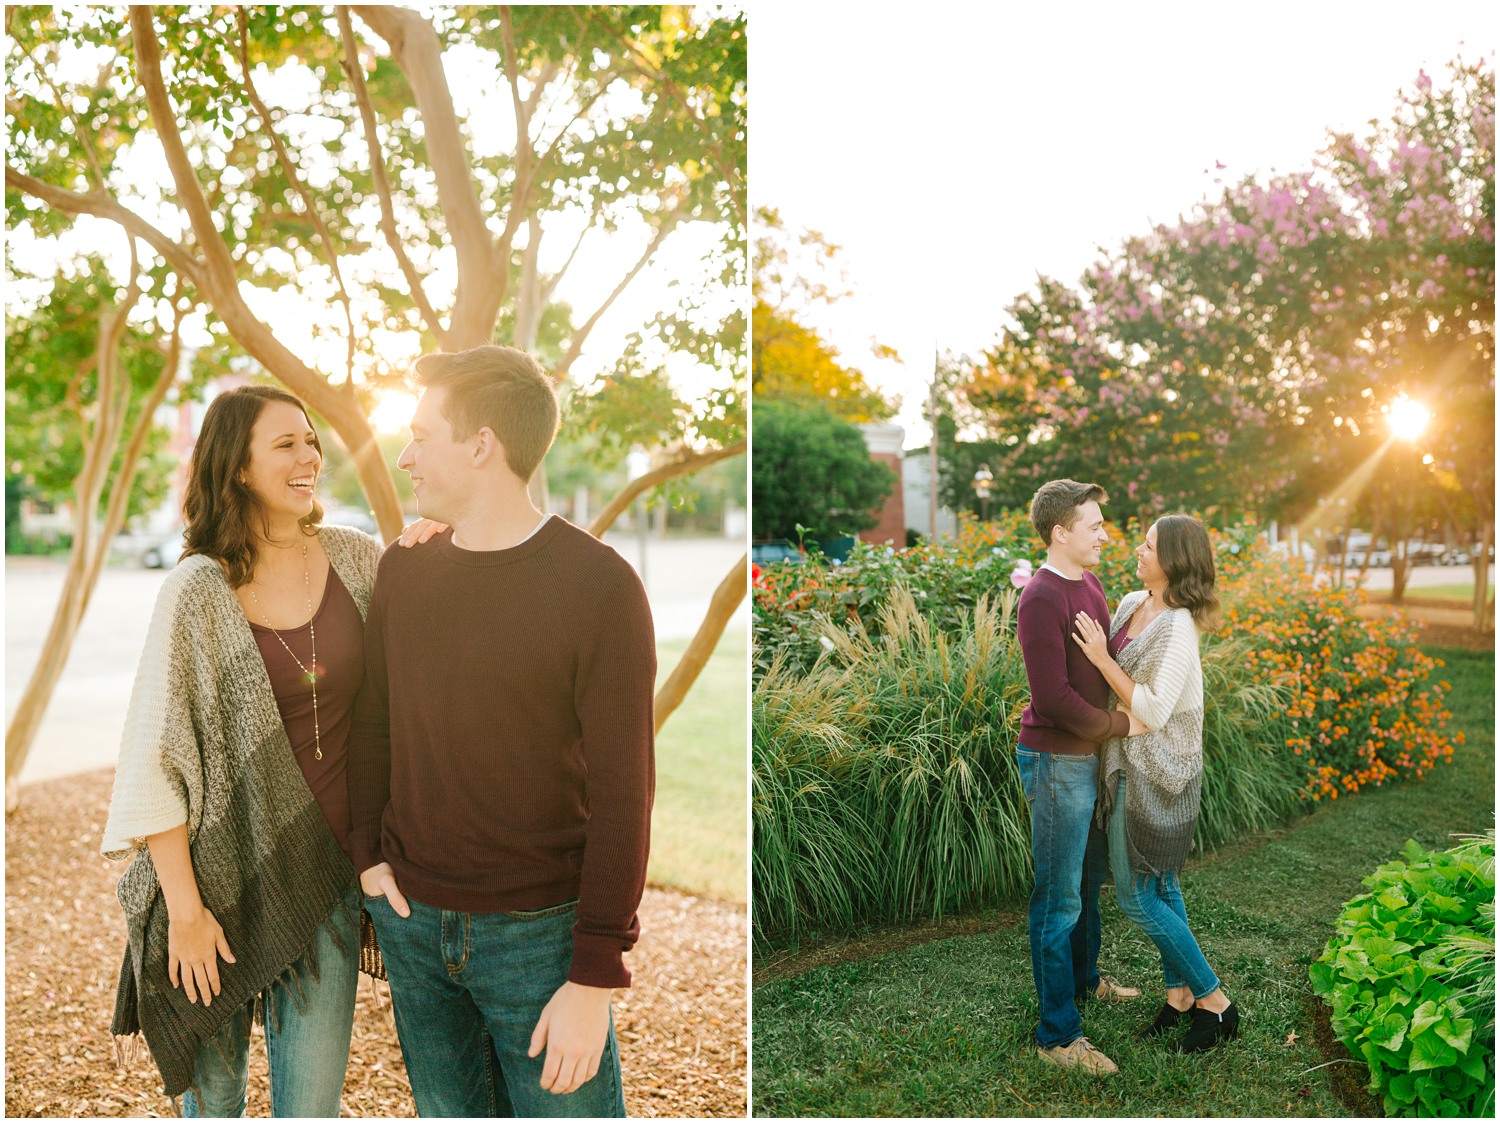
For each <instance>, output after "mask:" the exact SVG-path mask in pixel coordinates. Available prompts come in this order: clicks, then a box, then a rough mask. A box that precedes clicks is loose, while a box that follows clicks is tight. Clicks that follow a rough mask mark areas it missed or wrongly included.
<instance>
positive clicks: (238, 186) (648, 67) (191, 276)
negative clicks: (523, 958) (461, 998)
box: [5, 5, 748, 775]
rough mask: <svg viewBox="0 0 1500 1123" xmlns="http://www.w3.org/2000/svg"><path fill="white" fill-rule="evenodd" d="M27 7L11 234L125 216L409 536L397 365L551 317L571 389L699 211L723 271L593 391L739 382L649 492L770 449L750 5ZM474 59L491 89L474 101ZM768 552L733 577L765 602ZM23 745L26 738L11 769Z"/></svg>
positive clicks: (694, 287) (9, 106)
mask: <svg viewBox="0 0 1500 1123" xmlns="http://www.w3.org/2000/svg"><path fill="white" fill-rule="evenodd" d="M5 30H6V43H5V51H6V71H7V77H8V85H7V97H6V106H5V108H6V123H7V141H6V174H5V182H6V211H7V219H8V224H9V226H10V227H11V228H12V230H13V231H18V232H22V233H23V234H24V236H25V237H26V238H27V239H28V240H30V241H35V242H39V243H47V242H49V241H57V242H58V243H59V244H61V243H62V242H64V241H66V239H67V238H68V237H74V238H93V237H94V236H95V233H94V232H95V231H100V230H103V229H106V228H107V227H105V226H103V225H100V224H101V223H104V224H113V225H115V226H117V227H119V228H121V229H123V231H124V232H125V233H126V234H128V235H129V236H130V238H131V239H132V245H133V246H136V247H137V248H138V252H139V253H140V254H141V256H142V268H143V269H144V270H146V271H148V272H151V273H153V275H154V274H155V273H158V272H162V273H164V274H166V275H170V277H171V278H172V280H171V282H170V283H171V284H172V285H173V286H175V291H178V292H180V293H181V299H182V300H183V301H184V302H190V303H193V304H196V305H201V306H202V308H203V309H204V313H205V320H206V329H207V331H208V332H209V333H210V335H211V337H212V339H213V341H214V343H213V346H215V347H218V348H220V349H222V350H223V351H225V352H227V353H241V354H243V355H244V356H248V358H249V359H250V360H252V361H253V364H254V366H255V367H257V368H258V369H260V370H262V371H264V372H265V373H266V374H268V375H269V376H271V377H272V378H274V379H276V380H278V381H280V382H281V383H283V384H284V385H286V386H287V387H288V388H289V389H290V390H292V391H293V392H294V393H296V394H297V395H298V396H299V397H301V398H302V399H303V400H304V401H306V402H307V404H308V406H309V408H311V409H312V410H313V411H314V412H315V413H317V414H318V415H319V416H320V417H321V418H322V419H323V420H324V422H325V423H326V424H327V425H328V427H329V428H330V429H331V430H332V431H333V433H334V434H335V435H336V436H337V438H338V440H339V441H340V442H341V443H342V444H343V445H344V447H345V448H346V449H347V450H348V452H349V455H350V457H351V458H352V460H353V462H354V466H355V470H356V472H357V474H358V478H359V481H360V485H361V487H362V488H363V490H364V493H365V496H366V498H367V500H368V501H369V504H370V507H371V509H372V510H373V512H374V514H375V516H376V519H377V521H378V523H379V526H380V529H381V532H382V534H383V535H384V536H385V537H386V538H387V539H388V540H389V539H390V538H392V537H394V535H395V534H396V533H397V532H398V531H399V529H400V526H401V522H402V518H401V510H400V505H399V503H398V500H397V493H396V489H395V484H394V480H393V478H392V474H391V469H390V467H389V466H388V465H387V464H386V463H385V462H384V459H383V458H382V457H381V455H380V452H379V449H378V446H377V443H376V441H375V436H374V432H373V430H372V428H371V425H370V422H369V418H368V413H369V409H370V407H371V405H372V404H373V401H374V398H375V396H376V395H377V394H378V392H379V390H380V389H381V388H382V387H383V385H385V384H387V383H388V382H390V381H392V380H395V379H398V378H401V377H402V376H404V374H405V371H406V369H407V366H408V364H409V361H410V359H411V358H412V357H413V356H414V355H415V354H417V353H419V352H420V351H423V350H432V349H442V350H446V351H457V350H463V349H466V348H469V347H473V346H476V345H478V344H482V343H489V342H498V343H507V344H512V345H515V346H520V347H523V348H533V347H536V346H537V345H538V343H539V342H540V341H541V339H542V338H543V337H546V336H548V335H549V334H550V335H553V336H555V341H556V348H555V354H552V355H548V356H546V357H547V358H548V359H549V360H550V363H549V365H550V369H551V370H552V372H553V373H554V375H555V376H556V377H557V379H558V380H559V382H560V383H564V384H566V383H568V382H569V380H570V378H571V375H572V372H573V370H574V367H575V365H576V364H577V363H578V361H579V359H580V358H581V357H582V356H583V355H584V352H585V348H586V347H587V345H588V342H589V340H590V338H591V336H592V335H593V333H594V332H595V329H596V328H597V326H598V325H599V324H600V322H601V321H602V320H603V319H604V318H605V317H606V315H607V314H608V313H609V312H610V310H611V309H612V308H614V307H615V305H616V303H617V301H618V300H619V298H620V297H621V296H622V295H623V294H624V293H625V292H626V291H627V290H628V289H629V288H630V287H631V285H632V284H633V283H635V282H636V281H637V279H638V278H639V277H640V276H641V275H642V273H644V272H646V271H647V270H648V269H649V268H650V267H651V264H652V262H653V260H654V259H656V258H657V256H658V255H659V253H660V251H661V249H662V246H663V245H664V244H665V243H667V242H668V241H669V239H672V238H674V237H681V232H682V231H685V230H688V229H690V228H696V229H698V230H699V231H700V235H699V236H698V242H699V243H701V244H704V245H707V247H708V248H707V249H706V250H704V251H703V254H702V264H701V266H700V267H699V268H698V269H696V270H689V271H686V272H685V273H684V275H682V276H679V277H678V278H677V279H676V281H674V286H673V288H672V290H670V291H671V296H670V297H669V298H668V299H665V300H664V301H663V302H662V306H661V307H659V308H658V309H656V310H655V312H654V313H653V314H651V315H650V318H649V320H648V321H647V322H645V323H642V324H641V325H639V327H638V328H637V329H636V331H635V332H634V333H633V334H632V336H631V339H630V343H629V345H628V346H627V347H626V348H625V349H624V352H623V353H622V354H621V355H620V356H619V357H618V359H617V361H616V362H615V363H614V364H613V366H612V379H607V380H605V381H604V383H603V384H602V385H599V384H595V385H591V386H586V387H581V388H579V389H580V391H581V393H580V394H579V395H578V396H579V397H581V398H582V397H587V398H590V399H593V401H592V404H591V406H590V410H591V414H592V418H593V421H594V423H596V424H599V425H604V426H607V425H608V424H609V423H610V418H611V415H612V413H613V412H614V411H615V410H616V407H617V406H618V407H620V408H621V409H624V410H625V412H627V413H628V406H629V403H630V401H631V400H632V393H631V388H630V387H628V386H624V384H625V383H628V382H630V381H631V380H632V379H635V378H648V377H650V376H653V375H659V374H660V372H661V371H662V370H664V369H667V368H668V367H669V366H671V365H673V364H682V363H687V364H689V365H693V364H696V365H697V366H698V367H701V368H706V369H707V370H708V371H709V372H710V374H711V377H712V379H714V380H716V381H715V382H714V385H713V388H712V389H710V390H708V391H705V392H704V393H703V394H701V395H699V396H698V397H697V398H696V399H695V400H692V401H683V402H677V403H676V404H675V408H673V410H672V411H671V412H670V415H669V418H668V419H667V420H668V421H670V422H671V423H672V424H670V425H662V426H658V428H657V430H656V438H657V443H656V446H655V447H656V449H657V452H656V460H657V467H656V468H655V469H654V471H653V472H652V473H650V474H649V475H648V476H647V477H644V478H643V480H637V481H635V482H634V483H633V484H632V491H634V492H639V491H640V490H642V489H649V488H651V487H654V486H657V485H659V484H661V483H663V482H664V481H668V480H675V479H680V478H681V477H684V476H688V475H690V474H691V473H692V472H694V471H696V470H697V469H698V468H700V467H703V466H705V465H706V464H709V463H714V462H717V461H718V460H720V459H723V458H725V457H728V456H733V455H735V454H736V453H737V452H738V453H742V452H743V451H744V448H745V438H744V431H745V426H744V405H743V398H744V386H745V384H746V382H747V379H748V360H747V354H746V347H745V335H746V332H747V328H748V324H747V322H746V320H747V317H746V315H745V312H744V309H743V307H742V305H743V303H744V302H743V301H740V300H738V299H736V298H734V296H733V295H732V294H733V293H735V292H737V291H738V290H739V289H740V288H745V289H748V281H747V278H746V261H745V256H746V255H745V218H746V212H745V202H744V199H745V176H744V163H745V161H744V154H745V139H746V133H745V114H746V100H745V89H746V87H745V60H746V52H745V24H744V19H743V17H735V16H727V17H726V16H720V15H718V14H714V13H708V14H700V13H698V12H697V11H695V10H693V9H683V8H675V7H541V8H537V7H530V8H516V9H512V8H509V7H498V8H484V7H473V8H469V7H463V8H454V7H446V8H438V9H431V10H427V9H424V11H423V12H420V13H419V12H417V11H414V10H411V9H408V8H402V7H385V6H367V7H358V6H357V7H342V6H341V7H300V6H299V7H285V8H277V7H238V8H232V7H204V8H151V7H145V6H137V7H131V8H125V7H112V6H109V7H96V6H84V5H77V6H62V7H56V8H54V7H41V6H36V7H26V6H16V7H11V8H8V9H7V10H6V26H5ZM456 75H463V76H464V78H465V79H466V80H467V81H468V84H469V85H470V86H473V85H474V82H473V78H474V76H476V75H477V76H479V78H480V79H481V81H480V82H479V83H478V85H479V86H480V87H482V89H483V90H484V91H487V93H483V94H477V95H472V96H470V98H469V103H467V104H466V103H465V102H464V100H463V98H459V99H458V100H456V99H455V88H457V87H456V86H455V83H454V80H453V77H454V76H456ZM85 222H87V223H89V225H88V226H87V227H85V225H84V223H85ZM75 226H76V229H73V228H74V227H75ZM704 231H706V232H707V235H708V236H707V237H704V236H702V233H701V232H704ZM559 240H561V241H560V244H561V245H562V246H563V250H562V251H560V252H558V253H555V254H549V253H546V252H544V247H545V246H546V245H548V244H550V243H552V242H559ZM601 242H609V243H610V244H612V245H615V246H618V245H627V246H629V247H632V248H631V249H630V250H629V252H628V253H626V254H625V255H624V257H625V259H626V260H624V263H623V264H621V265H619V266H618V269H619V272H618V275H617V276H615V277H614V278H613V281H614V283H613V286H612V287H611V288H610V289H609V291H608V292H606V293H604V295H603V296H602V297H600V298H599V299H598V301H597V303H596V304H595V305H594V306H593V307H590V308H586V309H572V308H567V307H566V306H560V305H559V304H558V302H557V300H556V293H557V289H558V285H559V283H560V282H561V281H562V280H563V278H564V277H565V276H566V275H567V274H568V272H569V270H570V269H573V268H574V267H575V265H576V264H577V263H578V262H579V261H584V260H588V259H589V252H590V250H591V249H593V248H594V247H595V246H597V245H598V243H601ZM726 293H729V294H731V295H730V296H728V297H726ZM288 296H290V297H291V298H293V299H294V300H295V302H296V304H297V307H298V309H299V311H301V312H302V313H303V315H304V317H305V318H306V319H307V320H308V321H309V326H307V327H306V328H305V329H302V330H300V333H299V330H298V329H295V328H294V327H293V326H292V325H289V324H288V323H287V322H286V320H287V317H285V316H284V315H282V314H279V313H278V310H280V309H284V308H286V307H287V297H288ZM549 323H550V325H551V328H552V329H553V330H551V331H549V330H548V325H549ZM330 354H332V355H335V356H336V357H335V358H331V359H330V358H328V357H327V356H329V355H330ZM599 358H600V357H599V356H594V355H591V363H592V365H594V366H595V367H599V366H603V367H605V368H611V364H610V363H608V362H607V361H604V362H600V361H599ZM621 498H622V499H623V500H624V501H623V502H618V501H617V502H616V503H615V504H611V506H610V508H609V509H608V510H607V512H606V513H607V514H610V515H611V520H612V517H613V515H614V514H617V513H618V512H619V511H620V510H623V509H624V507H625V506H626V505H627V504H628V502H629V500H628V498H625V497H621ZM609 521H610V520H606V519H605V518H603V517H602V516H601V518H600V519H598V520H596V521H595V522H594V524H593V525H592V526H591V527H590V529H591V530H592V531H593V532H594V533H596V534H602V533H603V532H604V530H605V529H607V527H608V525H609ZM746 569H747V566H746V563H745V560H744V559H742V560H741V561H740V562H739V563H737V564H736V567H735V568H734V569H733V570H732V571H731V572H730V574H729V575H728V576H726V578H725V580H724V583H723V585H722V586H721V591H722V590H723V589H725V588H727V589H733V588H738V589H739V590H740V596H741V597H742V596H743V589H744V587H745V584H746V579H745V576H746ZM728 599H729V598H728V595H727V594H726V596H722V597H721V596H716V597H715V599H714V602H713V608H712V609H711V610H710V612H709V614H708V616H707V618H706V619H705V620H704V622H703V625H702V628H701V629H700V633H699V636H698V638H697V639H695V641H694V645H693V646H691V647H690V649H689V653H688V655H687V656H685V658H684V662H683V664H682V665H681V666H680V667H679V668H678V670H679V671H680V672H682V676H683V677H679V676H678V675H676V674H674V676H673V678H672V680H669V682H668V684H667V686H666V687H664V688H663V693H662V696H661V697H659V699H658V710H657V713H658V722H660V721H661V720H664V718H665V716H666V715H667V714H669V713H670V712H671V710H672V708H673V707H674V706H675V704H676V702H677V701H679V700H680V698H681V695H682V693H684V692H685V689H686V685H687V684H690V683H691V681H692V679H693V678H694V677H696V674H697V671H698V670H700V669H701V666H702V663H703V661H704V660H706V657H707V651H711V650H712V646H713V643H715V642H716V641H717V639H718V637H719V635H721V634H722V630H723V627H724V624H725V623H726V622H727V620H728V616H729V615H730V614H731V613H732V612H733V609H734V604H733V603H728ZM700 640H701V641H703V642H701V643H700V642H699V641H700ZM705 645H706V650H705ZM684 678H685V682H684ZM674 681H675V685H674ZM22 757H24V748H22V749H21V750H20V751H19V752H18V753H17V752H12V751H11V750H10V748H9V746H8V751H7V774H8V775H13V774H14V771H15V769H17V768H19V759H20V758H22Z"/></svg>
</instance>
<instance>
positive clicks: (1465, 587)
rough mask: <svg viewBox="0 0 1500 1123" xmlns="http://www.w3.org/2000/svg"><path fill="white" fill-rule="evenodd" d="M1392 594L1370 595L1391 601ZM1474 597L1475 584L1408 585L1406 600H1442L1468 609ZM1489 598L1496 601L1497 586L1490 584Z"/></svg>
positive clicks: (1386, 592)
mask: <svg viewBox="0 0 1500 1123" xmlns="http://www.w3.org/2000/svg"><path fill="white" fill-rule="evenodd" d="M1390 597H1391V593H1390V590H1389V589H1382V590H1377V591H1374V592H1372V593H1371V594H1370V599H1371V600H1382V601H1389V600H1390ZM1473 597H1474V582H1473V581H1466V582H1464V583H1463V584H1454V585H1408V586H1407V587H1406V599H1407V600H1417V601H1427V600H1441V601H1452V602H1453V605H1454V607H1455V608H1467V607H1468V606H1469V604H1470V602H1471V601H1472V600H1473ZM1489 598H1490V600H1491V601H1493V600H1494V599H1495V585H1494V583H1493V582H1491V583H1490V587H1489Z"/></svg>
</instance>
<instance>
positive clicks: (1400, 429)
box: [1385, 394, 1432, 441]
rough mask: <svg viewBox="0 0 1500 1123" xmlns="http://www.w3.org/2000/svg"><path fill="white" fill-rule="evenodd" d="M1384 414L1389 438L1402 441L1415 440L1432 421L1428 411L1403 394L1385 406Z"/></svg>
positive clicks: (1430, 412) (1419, 403) (1430, 413)
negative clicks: (1389, 434)
mask: <svg viewBox="0 0 1500 1123" xmlns="http://www.w3.org/2000/svg"><path fill="white" fill-rule="evenodd" d="M1385 414H1386V423H1387V424H1388V425H1390V427H1391V436H1393V437H1396V438H1397V439H1398V440H1403V441H1414V440H1416V439H1417V438H1418V437H1420V436H1421V435H1422V433H1423V432H1424V431H1425V430H1426V429H1427V423H1428V422H1430V421H1431V420H1432V411H1431V410H1430V409H1428V408H1427V407H1426V406H1424V405H1423V404H1422V403H1421V402H1418V401H1413V400H1412V399H1411V398H1408V397H1407V396H1406V395H1405V394H1402V395H1401V396H1400V397H1399V398H1397V399H1396V400H1395V401H1394V402H1392V403H1391V404H1390V405H1389V406H1387V407H1386V411H1385Z"/></svg>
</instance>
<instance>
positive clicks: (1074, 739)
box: [1016, 569, 1130, 755]
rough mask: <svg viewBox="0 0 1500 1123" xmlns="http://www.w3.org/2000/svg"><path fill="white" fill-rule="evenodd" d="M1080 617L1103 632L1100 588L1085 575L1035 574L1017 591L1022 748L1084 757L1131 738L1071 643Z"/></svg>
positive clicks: (1105, 689)
mask: <svg viewBox="0 0 1500 1123" xmlns="http://www.w3.org/2000/svg"><path fill="white" fill-rule="evenodd" d="M1080 612H1087V613H1088V614H1089V615H1090V616H1092V617H1093V618H1094V622H1095V623H1097V624H1098V625H1099V626H1100V627H1101V628H1103V629H1104V632H1105V634H1106V635H1107V634H1108V633H1109V604H1108V602H1106V601H1105V599H1104V586H1103V585H1101V584H1100V583H1099V578H1097V577H1095V576H1094V575H1093V574H1092V573H1090V572H1088V570H1084V573H1083V579H1082V580H1079V581H1070V580H1069V579H1068V578H1066V577H1064V576H1062V574H1060V573H1054V572H1052V570H1050V569H1041V570H1038V571H1037V572H1036V574H1035V575H1034V576H1033V577H1032V578H1031V580H1030V581H1028V582H1026V587H1025V588H1024V589H1022V590H1021V602H1020V604H1019V605H1018V606H1017V608H1016V624H1017V628H1018V631H1019V634H1020V641H1021V657H1022V658H1023V659H1024V660H1025V661H1026V681H1027V683H1028V684H1029V685H1030V686H1031V703H1030V704H1029V705H1028V706H1027V707H1026V711H1025V712H1024V713H1023V714H1022V715H1021V737H1020V743H1021V744H1022V745H1023V746H1025V747H1026V748H1028V749H1033V750H1035V751H1037V752H1043V753H1072V754H1077V755H1082V754H1086V753H1093V752H1097V751H1098V749H1099V746H1100V745H1101V744H1103V743H1104V742H1105V741H1107V740H1109V739H1110V738H1111V737H1123V736H1125V734H1127V733H1129V732H1130V717H1129V715H1127V714H1125V713H1124V712H1123V711H1120V710H1107V709H1105V708H1104V707H1105V705H1106V704H1107V703H1108V702H1109V684H1108V683H1107V682H1105V681H1104V675H1103V674H1102V673H1101V672H1100V670H1099V668H1098V667H1096V666H1094V664H1092V663H1090V662H1089V659H1088V656H1087V655H1085V654H1084V653H1083V648H1081V647H1079V646H1078V644H1077V643H1075V642H1074V641H1073V632H1074V630H1075V628H1074V624H1073V618H1074V617H1075V616H1077V615H1078V613H1080Z"/></svg>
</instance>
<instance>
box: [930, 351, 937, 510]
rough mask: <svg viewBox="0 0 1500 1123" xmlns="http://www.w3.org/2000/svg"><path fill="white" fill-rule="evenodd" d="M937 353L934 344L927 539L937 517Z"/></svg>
mask: <svg viewBox="0 0 1500 1123" xmlns="http://www.w3.org/2000/svg"><path fill="white" fill-rule="evenodd" d="M937 368H938V351H937V346H936V345H935V344H934V346H933V348H932V397H931V400H930V401H929V402H928V403H927V419H928V420H929V421H930V422H931V423H932V435H931V436H930V437H929V438H928V440H927V457H928V466H929V469H930V473H929V474H930V479H929V481H928V484H929V488H930V496H929V499H930V503H929V505H928V510H929V513H930V515H931V518H930V530H929V533H928V538H929V539H936V538H937V515H938V454H937V438H938V432H937V410H938V370H937Z"/></svg>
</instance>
